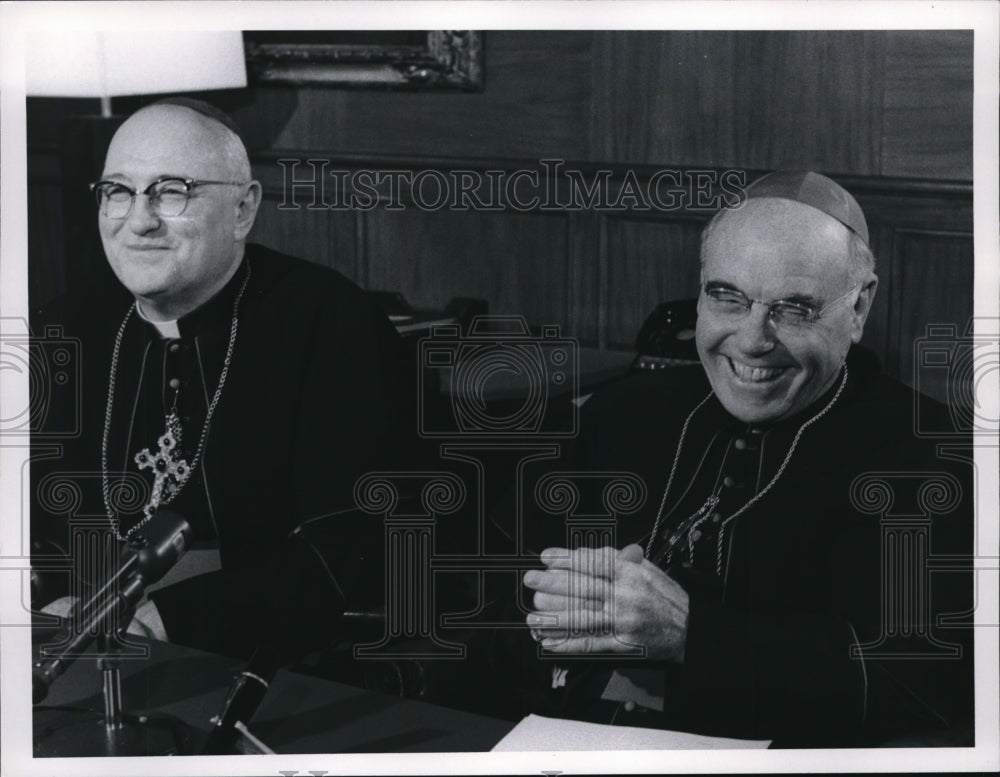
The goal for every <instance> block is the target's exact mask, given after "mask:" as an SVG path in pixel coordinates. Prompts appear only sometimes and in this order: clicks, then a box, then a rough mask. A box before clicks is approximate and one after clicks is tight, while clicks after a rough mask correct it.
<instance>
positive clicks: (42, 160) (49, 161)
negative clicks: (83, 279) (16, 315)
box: [27, 147, 97, 307]
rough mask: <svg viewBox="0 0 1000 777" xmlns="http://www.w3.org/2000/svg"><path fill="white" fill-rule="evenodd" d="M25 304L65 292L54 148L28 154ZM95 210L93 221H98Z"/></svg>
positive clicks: (57, 176) (57, 179) (56, 159)
mask: <svg viewBox="0 0 1000 777" xmlns="http://www.w3.org/2000/svg"><path fill="white" fill-rule="evenodd" d="M27 163H28V181H29V186H28V234H27V238H28V257H29V261H30V265H29V268H28V269H29V272H28V300H29V302H30V304H31V305H32V306H33V307H34V306H36V305H40V304H42V303H45V302H48V301H49V300H51V299H53V298H54V297H57V296H59V295H60V294H62V293H63V292H65V291H66V282H67V279H66V265H65V262H64V260H63V229H62V191H61V187H60V185H59V157H58V154H57V152H56V149H55V148H53V147H44V148H39V149H34V150H32V151H30V152H29V153H28V157H27ZM96 211H97V209H96V207H95V208H94V218H97V213H96Z"/></svg>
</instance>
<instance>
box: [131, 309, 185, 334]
mask: <svg viewBox="0 0 1000 777" xmlns="http://www.w3.org/2000/svg"><path fill="white" fill-rule="evenodd" d="M135 312H136V313H138V314H139V318H141V319H142V320H143V321H145V322H146V323H147V324H150V325H152V327H153V328H154V329H156V331H157V332H159V334H160V337H161V338H162V339H164V340H176V339H177V338H178V337H180V336H181V330H180V327H178V326H177V319H176V318H175V319H174V320H173V321H153V320H152V319H151V318H150V317H149V316H147V315H146V314H145V313H144V312H143V310H142V305H140V304H139V301H138V300H136V303H135Z"/></svg>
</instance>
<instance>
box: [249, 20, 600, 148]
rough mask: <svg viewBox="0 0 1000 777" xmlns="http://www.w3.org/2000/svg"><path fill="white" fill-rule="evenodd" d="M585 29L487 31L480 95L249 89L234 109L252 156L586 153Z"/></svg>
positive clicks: (587, 53) (587, 70) (587, 40)
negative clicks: (291, 152)
mask: <svg viewBox="0 0 1000 777" xmlns="http://www.w3.org/2000/svg"><path fill="white" fill-rule="evenodd" d="M590 42H591V33H590V32H572V31H546V32H525V31H510V32H505V31H489V32H487V33H486V34H485V44H484V48H485V54H486V62H485V72H486V88H485V90H484V91H483V92H482V93H473V94H466V93H440V92H416V93H412V92H410V93H407V92H388V91H379V90H345V89H326V88H321V87H314V88H309V87H306V88H301V89H289V88H287V87H278V86H269V87H263V86H260V87H256V88H255V89H254V99H253V101H252V102H251V103H249V104H247V105H244V106H242V107H238V108H236V109H235V110H234V113H235V114H236V119H237V121H238V122H239V123H240V126H241V127H242V128H243V129H244V134H245V135H246V137H247V144H248V146H249V147H250V148H251V149H252V150H263V149H274V148H282V149H315V148H322V149H329V150H330V151H331V152H349V153H377V154H410V155H422V156H427V155H439V156H444V155H449V156H470V157H476V156H487V157H514V158H523V157H540V156H558V157H563V158H572V159H582V158H584V157H585V156H586V153H587V145H588V136H587V122H588V118H589V111H590Z"/></svg>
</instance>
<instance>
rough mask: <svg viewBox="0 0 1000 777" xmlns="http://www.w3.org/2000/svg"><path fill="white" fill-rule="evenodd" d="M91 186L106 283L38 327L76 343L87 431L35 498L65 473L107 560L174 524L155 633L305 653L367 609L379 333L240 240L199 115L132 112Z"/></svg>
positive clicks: (399, 385)
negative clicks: (307, 535) (320, 543)
mask: <svg viewBox="0 0 1000 777" xmlns="http://www.w3.org/2000/svg"><path fill="white" fill-rule="evenodd" d="M91 189H92V190H93V191H94V193H95V196H96V200H97V218H98V221H99V227H100V234H101V239H102V242H103V245H104V252H105V254H106V256H107V260H108V265H109V266H110V269H111V270H112V271H113V276H114V277H112V275H111V274H110V273H106V277H105V276H101V277H99V278H95V279H94V281H93V283H92V284H91V285H89V286H87V287H85V288H77V289H73V290H72V292H71V293H70V294H68V295H66V296H65V297H63V298H60V299H57V300H55V301H54V302H52V303H50V304H48V305H47V306H45V307H44V308H43V309H41V310H39V311H37V315H36V318H35V320H34V322H33V325H34V326H35V327H36V328H39V331H41V330H40V328H41V327H43V326H44V325H46V324H50V323H58V324H60V325H61V326H62V327H63V333H64V335H65V336H66V337H70V338H79V341H80V352H81V357H82V389H81V390H82V394H81V399H82V403H81V404H82V408H83V416H82V419H81V422H82V433H81V434H80V436H79V437H78V438H76V439H67V440H65V441H64V451H65V452H64V455H63V457H62V458H61V459H60V460H58V461H54V462H53V461H48V462H47V461H39V462H37V463H36V465H35V466H36V470H35V473H34V477H33V480H34V484H35V488H34V489H33V491H36V492H37V490H38V489H39V488H43V487H44V483H45V482H46V481H45V475H46V474H52V473H55V474H56V475H60V474H61V475H63V476H64V477H68V478H70V479H73V478H76V479H77V483H78V485H79V487H80V493H81V497H82V504H81V505H80V507H79V509H78V511H77V512H78V514H79V515H88V516H100V520H102V521H103V522H104V526H105V530H106V531H107V532H108V533H110V535H111V536H112V537H113V540H112V542H111V545H112V547H121V546H123V545H124V543H125V542H126V541H127V540H128V539H129V538H130V537H132V536H134V535H135V534H136V533H137V532H141V530H142V527H143V525H144V524H145V522H146V521H148V520H149V519H150V517H151V516H152V515H153V514H155V512H156V510H157V509H159V508H163V507H167V506H169V508H170V509H171V510H173V511H175V512H177V513H180V514H181V515H182V516H184V517H185V518H186V520H187V521H188V522H189V523H190V524H191V526H192V528H193V533H194V547H193V549H192V550H191V551H190V552H189V553H188V554H187V555H186V556H185V557H184V558H182V559H181V562H180V564H179V566H178V567H177V568H175V570H173V575H172V578H171V579H168V580H165V581H164V583H170V582H171V581H173V583H174V584H172V585H165V586H164V587H162V588H160V589H159V590H155V591H153V592H152V593H151V594H150V596H149V599H148V601H146V602H145V603H144V604H143V605H142V606H140V608H139V619H140V620H141V621H142V622H143V623H144V624H146V626H147V627H149V629H150V630H151V631H152V633H153V634H154V635H156V636H160V637H165V638H167V639H170V640H172V641H177V642H181V643H184V644H188V645H194V646H198V647H203V648H207V649H211V650H216V651H219V652H224V653H230V654H236V655H240V654H243V655H245V654H247V653H249V652H250V651H251V650H252V649H253V648H255V647H256V646H257V645H258V644H259V643H261V642H267V641H278V642H282V643H284V644H286V645H291V644H295V643H300V642H301V644H305V643H306V642H307V641H308V642H310V643H316V642H317V641H321V640H322V638H323V637H324V635H329V634H330V633H331V629H332V628H333V627H334V625H335V621H336V617H337V614H338V613H339V612H340V611H341V610H342V609H343V607H344V605H345V602H349V601H350V602H354V601H355V599H356V598H357V597H359V596H360V597H361V598H362V599H364V601H374V602H378V601H379V599H380V593H381V591H380V590H372V588H371V587H374V588H375V589H377V588H378V586H379V585H380V581H381V571H380V561H381V556H382V553H381V549H380V547H381V546H380V540H379V537H380V533H381V527H380V526H378V525H377V524H378V522H377V521H373V520H372V519H371V518H370V517H368V518H367V520H366V519H365V517H359V515H360V514H359V513H356V512H353V513H352V512H351V510H352V508H353V506H354V505H353V486H354V482H355V480H356V479H357V478H358V476H359V475H362V474H364V473H365V472H366V471H368V470H370V469H377V468H379V467H381V466H385V465H386V464H387V462H388V460H389V459H390V457H391V456H392V455H393V454H394V452H395V451H396V450H397V445H396V439H395V435H396V433H397V432H398V431H399V424H398V417H399V411H400V409H401V407H402V398H403V397H404V395H403V394H402V392H403V391H404V390H405V389H404V381H403V380H402V379H401V377H402V376H401V374H400V369H401V365H402V361H401V358H400V357H401V353H400V342H399V339H398V337H397V335H396V332H395V331H394V330H393V329H392V327H391V325H390V324H389V322H388V320H387V319H386V317H385V315H384V314H382V313H381V312H380V311H379V310H378V309H377V308H375V307H374V306H373V305H372V304H371V303H370V302H369V301H368V299H367V298H366V297H365V295H364V294H363V292H362V291H361V290H360V289H358V288H357V287H356V286H355V285H354V284H353V283H351V282H350V281H348V280H347V279H346V278H344V277H343V276H342V275H340V274H339V273H337V272H335V271H334V270H332V269H330V268H329V267H323V266H321V265H319V264H315V263H311V262H306V261H303V260H301V259H296V258H292V257H289V256H284V255H281V254H278V253H276V252H274V251H271V250H269V249H266V248H264V247H262V246H259V245H253V244H248V243H247V242H246V240H247V236H248V234H249V232H250V229H251V227H252V225H253V223H254V218H255V216H256V214H257V210H258V208H259V207H260V205H261V186H260V184H259V183H258V182H257V181H255V180H253V178H252V175H251V170H250V164H249V161H248V158H247V153H246V150H245V148H244V146H243V143H242V141H241V139H240V137H239V135H238V133H237V132H236V127H235V125H234V124H233V123H232V121H231V120H230V119H229V118H228V117H227V116H226V115H225V114H223V113H221V112H220V111H218V110H217V109H215V108H214V107H212V106H209V105H207V104H205V103H202V102H199V101H193V100H188V99H185V98H172V99H167V100H164V101H161V102H159V103H156V104H153V105H151V106H148V107H146V108H143V109H141V110H139V111H138V112H137V113H135V114H134V115H132V116H131V117H130V118H129V119H128V120H126V121H125V123H124V124H123V125H122V126H121V127H120V129H119V130H118V131H117V133H116V134H115V136H114V138H113V140H112V142H111V145H110V147H109V149H108V152H107V157H106V161H105V165H104V171H103V173H102V175H101V178H100V180H99V181H97V182H95V183H93V184H92V185H91ZM54 411H55V412H60V409H59V408H55V409H54ZM33 496H35V497H36V501H35V503H34V509H33V513H32V539H33V541H34V542H35V543H36V547H37V548H39V549H40V550H42V551H45V550H49V549H51V548H52V546H53V545H55V546H56V547H61V548H62V549H64V550H67V549H68V548H69V543H70V536H69V535H70V532H71V529H72V526H71V524H72V522H73V516H66V515H61V514H56V513H54V512H53V511H52V510H46V504H48V502H47V501H46V500H45V498H44V495H42V494H39V493H34V494H33ZM317 521H318V522H322V523H323V524H324V525H325V526H326V530H325V531H324V534H325V535H326V536H328V537H335V538H336V540H335V542H332V543H330V544H329V545H328V547H326V548H324V549H323V552H324V553H325V554H326V558H325V562H326V564H327V566H328V567H329V572H330V575H326V569H322V570H321V571H320V577H324V576H325V579H323V580H320V581H317V580H315V579H311V578H310V579H308V580H303V579H299V578H301V577H306V578H308V577H309V575H308V574H307V573H306V572H304V571H303V570H302V569H301V568H296V567H297V564H298V561H300V560H301V559H295V558H293V556H292V555H291V551H289V542H288V538H289V535H290V534H291V533H292V532H293V530H294V529H295V528H296V527H297V526H299V525H301V524H303V523H312V524H315V523H316V522H317ZM77 555H79V554H77ZM84 555H86V554H84ZM73 563H74V565H75V567H76V569H77V572H78V573H79V572H81V570H82V569H83V568H84V567H87V568H93V565H94V563H95V560H94V559H83V558H75V557H74V559H73ZM88 565H89V566H88ZM182 578H183V579H182ZM51 592H52V590H51V589H50V591H49V593H51ZM78 593H85V590H80V591H78ZM47 598H51V596H49V597H47ZM44 603H45V602H44V601H40V602H36V604H38V605H41V604H44Z"/></svg>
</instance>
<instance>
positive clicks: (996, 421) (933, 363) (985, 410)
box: [913, 318, 1000, 438]
mask: <svg viewBox="0 0 1000 777" xmlns="http://www.w3.org/2000/svg"><path fill="white" fill-rule="evenodd" d="M998 343H1000V321H998V320H997V319H987V318H976V319H972V320H970V321H969V324H968V326H967V327H966V329H965V331H964V332H963V333H961V334H960V333H959V330H958V327H957V326H956V325H955V324H930V325H928V326H927V332H926V334H925V335H924V336H923V337H920V338H918V339H917V340H916V342H915V343H914V360H913V364H914V376H913V377H914V381H913V385H914V386H915V387H916V389H917V390H918V392H919V393H918V394H917V397H916V403H915V404H914V411H913V412H914V419H913V421H914V430H915V432H916V434H917V436H918V437H928V438H943V437H948V438H954V437H957V436H966V435H975V436H983V435H996V434H997V432H998V430H1000V412H998V408H997V393H996V388H997V379H998V376H1000V352H998V348H997V346H998ZM925 394H931V395H936V396H938V397H942V398H944V399H945V401H946V405H947V408H948V411H947V414H945V413H942V412H940V408H938V407H937V406H936V405H935V404H933V403H928V402H927V401H926V398H925V396H924V395H925Z"/></svg>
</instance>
